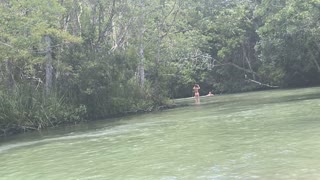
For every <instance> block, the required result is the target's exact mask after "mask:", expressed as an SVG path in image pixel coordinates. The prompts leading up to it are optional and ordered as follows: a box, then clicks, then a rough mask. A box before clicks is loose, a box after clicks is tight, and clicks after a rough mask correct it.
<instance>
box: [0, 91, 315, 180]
mask: <svg viewBox="0 0 320 180" xmlns="http://www.w3.org/2000/svg"><path fill="white" fill-rule="evenodd" d="M319 90H320V88H307V89H297V90H286V91H284V90H282V91H279V90H277V91H267V92H255V93H243V94H233V95H221V96H214V97H202V98H201V105H197V106H194V105H192V104H193V99H191V98H190V99H181V100H177V102H178V103H188V104H190V106H187V107H184V108H177V109H171V110H167V111H163V112H158V113H150V114H145V115H137V116H130V117H126V118H118V119H116V120H115V121H113V122H105V121H97V122H94V123H91V124H82V125H78V126H77V127H69V128H67V129H66V128H64V129H55V130H49V131H47V132H42V134H40V135H39V133H36V132H33V133H29V134H25V135H23V137H21V136H20V137H19V136H18V137H12V138H9V139H7V140H2V143H1V144H0V179H320V159H318V158H317V157H318V154H319V153H320V141H319V138H320V121H319V120H320V119H319V117H320V116H319V108H320V91H319Z"/></svg>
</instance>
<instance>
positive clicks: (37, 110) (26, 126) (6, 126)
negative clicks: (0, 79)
mask: <svg viewBox="0 0 320 180" xmlns="http://www.w3.org/2000/svg"><path fill="white" fill-rule="evenodd" d="M85 113H86V108H85V106H84V105H80V106H78V107H76V106H74V105H71V104H68V103H67V101H66V100H65V99H64V98H63V97H59V96H58V95H56V94H52V95H50V96H44V94H43V93H42V91H41V90H39V91H38V90H36V89H34V88H33V87H31V86H27V85H21V86H19V87H17V88H16V89H15V91H14V92H10V93H8V92H4V91H0V136H1V135H6V134H11V133H16V132H20V131H28V130H36V129H41V128H45V127H49V126H56V125H59V124H65V123H76V122H79V121H81V120H83V118H84V117H85Z"/></svg>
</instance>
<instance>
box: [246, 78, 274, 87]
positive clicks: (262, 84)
mask: <svg viewBox="0 0 320 180" xmlns="http://www.w3.org/2000/svg"><path fill="white" fill-rule="evenodd" d="M246 80H247V81H250V82H253V83H256V84H259V85H260V86H266V87H270V88H279V86H273V85H270V84H264V83H261V82H259V81H256V80H253V79H248V78H247V79H246Z"/></svg>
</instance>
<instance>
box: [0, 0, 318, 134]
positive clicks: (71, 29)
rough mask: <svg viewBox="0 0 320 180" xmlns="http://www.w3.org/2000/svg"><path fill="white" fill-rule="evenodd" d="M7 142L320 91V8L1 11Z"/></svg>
mask: <svg viewBox="0 0 320 180" xmlns="http://www.w3.org/2000/svg"><path fill="white" fill-rule="evenodd" d="M0 15H1V17H2V18H1V19H0V70H1V71H0V72H1V73H0V99H1V101H0V129H1V132H0V134H8V133H11V132H17V131H24V130H31V129H41V128H44V127H51V126H57V125H59V124H66V123H76V122H79V121H81V120H84V119H86V120H90V119H97V118H103V117H108V116H112V115H117V114H122V113H127V112H136V111H144V110H151V109H156V108H157V107H161V106H164V105H166V104H167V103H168V100H169V99H170V98H180V97H189V96H191V95H192V86H193V84H194V83H195V82H197V83H199V84H200V86H201V91H202V92H201V91H200V93H202V94H206V93H207V92H208V91H214V92H215V93H230V92H243V91H251V90H258V89H267V88H274V87H280V88H288V87H305V86H318V85H320V65H319V63H320V43H319V42H320V29H319V26H320V24H319V23H320V21H319V18H320V0H233V1H226V0H211V1H208V0H197V1H194V0H151V1H146V0H138V1H132V0H105V1H100V0H94V1H89V0H48V1H41V0H33V1H18V0H10V1H9V0H3V1H0Z"/></svg>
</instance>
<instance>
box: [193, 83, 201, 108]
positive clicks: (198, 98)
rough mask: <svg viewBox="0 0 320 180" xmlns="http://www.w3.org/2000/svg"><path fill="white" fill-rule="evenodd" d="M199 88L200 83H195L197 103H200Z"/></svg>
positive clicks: (194, 89)
mask: <svg viewBox="0 0 320 180" xmlns="http://www.w3.org/2000/svg"><path fill="white" fill-rule="evenodd" d="M199 89H200V86H199V84H195V85H194V86H193V91H194V100H195V103H196V104H200V93H199Z"/></svg>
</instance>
